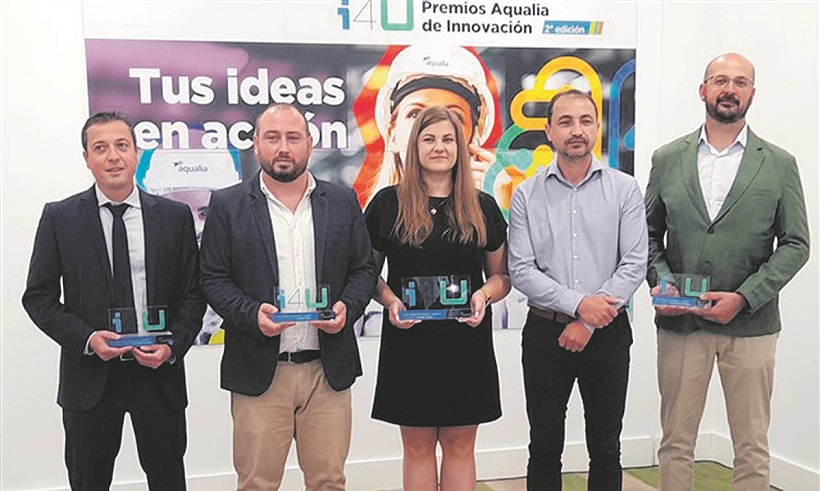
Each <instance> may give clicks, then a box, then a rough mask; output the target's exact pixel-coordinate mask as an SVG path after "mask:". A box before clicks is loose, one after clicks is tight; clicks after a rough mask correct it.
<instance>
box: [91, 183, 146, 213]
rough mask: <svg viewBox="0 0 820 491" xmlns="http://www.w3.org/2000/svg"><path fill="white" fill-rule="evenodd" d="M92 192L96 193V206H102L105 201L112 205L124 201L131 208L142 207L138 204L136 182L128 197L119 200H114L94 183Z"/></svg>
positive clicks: (138, 196)
mask: <svg viewBox="0 0 820 491" xmlns="http://www.w3.org/2000/svg"><path fill="white" fill-rule="evenodd" d="M94 193H95V194H96V195H97V206H103V205H105V204H106V203H111V204H113V205H119V204H122V203H126V204H128V205H129V206H131V207H132V208H142V206H141V205H140V194H139V190H138V189H137V186H136V184H135V185H134V189H132V190H131V194H129V195H128V197H127V198H125V199H124V200H123V201H121V202H117V201H114V200H112V199H111V198H109V197H108V196H106V195H105V193H103V192H102V190H101V189H100V187H99V186H98V185H97V184H96V183H95V184H94Z"/></svg>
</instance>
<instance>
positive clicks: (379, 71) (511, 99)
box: [86, 0, 635, 344]
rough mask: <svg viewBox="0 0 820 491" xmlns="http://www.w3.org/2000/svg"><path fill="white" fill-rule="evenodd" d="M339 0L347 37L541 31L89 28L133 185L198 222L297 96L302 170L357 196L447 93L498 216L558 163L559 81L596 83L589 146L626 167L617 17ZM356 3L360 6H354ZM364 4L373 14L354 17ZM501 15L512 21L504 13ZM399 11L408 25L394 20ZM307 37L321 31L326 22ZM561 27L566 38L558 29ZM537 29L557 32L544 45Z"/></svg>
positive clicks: (104, 107)
mask: <svg viewBox="0 0 820 491" xmlns="http://www.w3.org/2000/svg"><path fill="white" fill-rule="evenodd" d="M325 3H327V2H325ZM338 3H339V5H338V11H337V12H336V15H335V16H334V15H330V14H328V13H327V12H324V11H323V15H324V16H325V17H323V18H326V22H330V21H331V20H332V21H334V22H338V25H336V26H335V29H336V30H337V31H338V32H340V33H342V34H343V35H346V34H348V33H349V34H350V36H351V37H352V38H356V37H357V36H362V35H375V34H374V31H379V33H378V34H379V35H381V36H382V37H385V38H391V37H395V36H400V37H401V36H404V35H405V34H407V33H408V32H426V31H427V28H426V27H425V26H426V25H431V26H435V25H436V24H441V26H442V27H441V29H442V32H444V31H443V30H444V29H447V30H448V31H447V32H455V31H452V29H457V28H458V29H462V28H461V27H454V26H453V24H452V23H456V22H459V23H462V24H465V23H466V25H467V27H464V29H470V30H474V29H479V28H474V27H469V26H470V25H472V24H474V23H478V24H479V25H480V24H482V22H483V23H493V22H494V23H495V24H498V25H500V26H502V27H499V28H498V32H493V33H489V34H487V35H486V36H484V38H485V39H491V38H493V36H495V37H497V38H499V39H510V40H511V39H513V38H510V36H513V37H514V36H516V35H520V36H525V35H526V36H531V35H532V36H534V35H535V32H534V31H533V32H532V33H529V34H526V33H524V32H522V33H520V34H516V33H515V32H505V29H508V27H509V29H511V30H513V31H515V30H516V29H517V28H516V27H515V26H517V25H518V26H520V25H528V26H532V27H533V29H534V26H537V25H540V26H541V31H540V32H539V34H538V36H539V38H540V39H542V43H540V47H522V46H515V45H513V46H504V45H500V44H497V43H492V46H481V45H456V44H447V43H444V42H431V43H427V42H426V41H428V39H426V38H425V43H423V44H412V43H405V44H392V45H377V44H368V43H366V42H364V41H365V40H364V39H360V42H359V43H356V44H323V43H321V42H298V43H295V42H291V43H285V42H229V41H186V40H145V39H142V40H140V39H87V40H86V56H87V70H88V88H89V111H90V113H92V114H93V113H96V112H99V111H109V110H117V111H121V112H124V113H125V114H127V115H128V116H129V117H130V118H131V119H132V122H133V123H134V129H135V132H136V137H137V142H136V143H137V146H138V147H139V149H140V151H141V155H140V160H139V165H138V169H137V183H138V185H139V186H140V187H141V188H143V189H144V190H146V191H148V192H150V193H155V194H160V195H165V196H168V197H171V198H173V199H177V200H179V201H183V202H185V203H187V204H188V205H189V206H190V207H191V210H192V212H193V213H194V216H195V218H196V226H197V233H198V235H199V234H201V229H202V226H203V225H204V221H205V218H206V216H207V204H208V199H209V197H210V193H211V192H212V191H213V190H215V189H220V188H223V187H226V186H230V185H233V184H235V183H238V182H241V181H243V180H245V179H248V178H250V177H251V176H253V175H254V174H255V173H257V172H258V170H259V166H258V163H257V162H256V159H255V157H254V154H253V148H252V146H253V141H252V138H253V128H254V123H255V120H256V117H257V116H258V115H259V113H260V112H262V111H263V110H264V108H265V107H266V106H267V105H269V104H271V103H274V102H287V103H292V104H294V105H296V106H297V107H299V108H300V109H301V110H303V111H304V112H305V115H306V117H307V119H308V126H309V131H310V133H311V135H312V136H313V142H314V151H313V155H312V157H311V162H310V164H309V169H310V170H311V172H313V174H314V175H315V176H316V177H317V178H320V179H326V180H330V181H333V182H338V183H342V184H345V185H349V186H352V187H353V188H354V189H355V190H356V192H357V195H358V197H359V200H360V203H361V205H362V206H363V207H364V206H366V204H367V203H368V201H369V199H370V198H371V197H372V195H373V194H374V193H375V191H377V190H378V189H380V188H381V187H384V186H386V185H390V184H392V183H395V182H396V179H397V177H398V173H399V171H400V167H401V161H402V157H403V152H404V150H405V147H406V138H407V133H408V132H409V126H410V125H412V120H413V118H414V117H415V113H417V112H418V110H419V109H420V108H423V107H425V106H427V105H445V106H447V107H451V108H452V109H454V110H456V111H457V112H460V113H461V114H462V116H463V119H464V121H465V134H466V135H468V139H469V143H470V150H471V153H472V155H473V171H474V174H475V176H476V178H477V179H476V180H477V183H478V185H479V186H480V188H481V189H482V190H483V191H485V192H487V193H489V194H491V195H493V196H494V197H495V198H496V200H497V202H498V204H499V206H500V207H501V209H502V211H503V212H504V213H505V215H506V213H507V209H508V206H509V200H510V196H511V194H512V191H513V189H514V188H515V186H516V185H517V184H518V183H520V182H521V181H522V180H523V179H525V178H527V177H529V176H532V175H533V174H534V173H535V172H537V171H538V170H539V169H541V168H543V167H544V166H546V165H547V164H549V162H550V161H551V160H552V149H551V148H550V146H549V144H548V142H547V140H546V136H545V134H544V131H543V130H544V124H545V121H546V110H547V108H548V106H549V101H550V100H551V98H552V96H553V95H554V94H555V93H557V92H558V91H560V90H563V89H566V88H568V87H574V88H578V89H581V90H584V91H587V92H589V93H591V94H592V97H593V99H594V100H595V101H596V103H597V105H598V108H599V111H600V117H601V121H602V128H601V132H600V135H599V139H598V141H597V142H596V145H595V154H596V155H597V156H598V157H599V158H600V159H601V160H602V162H604V163H605V164H608V165H610V166H611V167H614V168H618V169H621V170H623V171H624V172H627V173H630V174H631V173H632V171H633V166H634V158H633V151H634V121H635V116H634V101H635V84H634V73H635V50H634V49H633V48H623V47H607V46H595V45H596V44H605V43H603V41H602V40H601V39H603V37H604V36H606V33H607V30H608V26H610V27H611V24H607V22H606V21H601V23H599V24H595V23H594V22H592V23H590V24H589V25H586V24H584V25H581V24H583V22H581V21H580V20H578V19H583V17H572V18H570V17H566V18H565V19H570V20H572V19H573V18H574V19H576V20H573V21H572V22H574V24H573V23H569V24H567V23H564V24H559V23H557V20H553V19H552V15H551V12H552V11H550V15H545V14H546V10H549V7H547V6H546V5H539V4H537V3H535V4H527V5H529V6H525V5H523V4H522V5H521V6H518V7H515V9H513V7H514V5H508V4H507V3H505V2H499V3H497V4H495V3H492V2H484V3H482V2H462V3H454V4H445V3H437V2H413V0H406V1H399V2H389V3H387V2H385V1H384V0H383V1H382V2H381V4H379V2H378V1H372V2H358V3H357V2H355V1H354V0H341V1H340V2H338ZM510 3H511V4H512V3H513V2H510ZM398 4H402V5H405V6H408V5H409V6H412V9H411V10H407V11H406V12H405V14H404V17H403V18H404V21H402V22H404V24H402V23H401V22H399V21H396V20H390V19H391V17H389V16H388V17H387V19H388V20H387V21H385V20H384V19H385V17H384V15H376V14H379V11H378V9H377V8H376V7H378V6H381V7H382V10H381V11H380V12H381V13H384V12H385V10H384V8H385V6H388V7H387V8H388V9H389V11H388V13H390V15H392V13H393V11H392V9H393V8H394V5H398ZM300 5H301V4H300ZM320 6H323V4H322V3H320V4H319V5H310V6H306V7H304V10H305V12H307V11H312V10H316V9H319V7H320ZM324 6H326V5H324ZM367 6H369V7H368V8H373V9H375V10H373V12H374V13H370V11H369V10H366V9H365V7H367ZM479 7H483V8H479ZM345 8H347V9H348V11H347V12H348V13H347V14H345V11H344V10H343V9H345ZM356 8H360V11H359V12H354V10H355V9H356ZM409 8H410V7H408V9H409ZM361 9H365V10H361ZM465 9H466V10H465ZM511 9H512V10H511ZM545 9H546V10H545ZM293 10H298V8H297V7H291V13H290V17H291V18H292V17H293V15H294V14H293V13H292V11H293ZM462 11H463V12H462ZM362 12H365V13H366V15H368V16H371V21H372V19H377V21H372V22H376V23H375V24H362V23H359V21H361V20H362V19H363V18H364V17H363V16H364V15H365V14H363V13H362ZM410 12H412V14H411V13H410ZM457 12H462V13H457ZM88 15H91V16H92V17H93V13H92V14H88ZM345 15H347V21H345V18H346V17H345ZM409 18H412V20H413V21H412V22H410V23H408V21H407V19H409ZM501 18H509V19H511V20H508V21H506V22H507V23H506V24H504V22H501V21H500V20H499V19H501ZM592 18H593V17H587V19H592ZM385 22H386V23H385ZM567 22H569V21H567ZM579 22H580V24H579ZM548 23H552V24H550V25H551V26H552V27H550V28H549V29H547V27H546V25H547V24H548ZM304 24H305V22H304V21H303V22H301V23H295V26H296V27H293V26H292V27H290V29H295V28H297V27H298V26H302V25H304ZM400 24H401V25H403V26H404V27H408V26H409V27H411V28H412V29H410V30H409V31H402V30H401V29H399V27H398V26H399V25H400ZM385 26H387V27H388V28H389V29H388V30H385V29H384V27H385ZM503 26H508V27H503ZM561 26H563V27H561ZM573 26H574V27H573ZM579 26H580V27H579ZM371 28H372V29H371ZM559 28H560V29H559ZM480 29H483V27H482V28H480ZM490 29H491V30H495V28H490ZM545 30H550V31H553V34H548V33H545V32H544V31H545ZM359 31H361V33H359V34H357V32H359ZM582 31H583V32H582ZM458 32H459V33H460V34H459V36H453V35H451V36H448V39H450V41H451V42H452V41H453V40H455V39H458V40H459V41H460V40H461V38H462V37H464V38H473V35H474V34H475V33H472V34H470V33H467V34H464V33H463V32H461V31H458ZM368 33H369V34H368ZM431 36H432V34H431ZM316 37H317V38H320V40H321V37H322V35H317V36H316ZM558 37H560V38H561V39H562V41H561V42H556V43H552V42H551V41H552V40H553V39H555V38H558ZM610 37H614V36H613V35H610ZM567 38H569V39H567ZM580 38H584V39H583V40H582V39H580ZM586 38H596V39H595V40H594V41H589V40H587V39H586ZM527 39H529V38H527ZM546 39H549V41H550V43H546V42H543V41H544V40H546ZM573 39H574V41H575V44H579V45H589V44H590V43H592V44H593V45H592V46H584V47H572V46H554V47H553V46H550V47H547V45H548V44H556V45H560V44H566V43H568V42H569V41H570V40H573ZM510 42H512V41H510ZM408 44H409V45H408ZM521 44H522V45H524V46H525V45H526V43H523V42H522V43H521ZM408 84H410V85H408ZM405 93H409V94H410V95H406V94H405ZM521 297H522V296H521V295H520V294H515V293H514V294H513V295H511V298H510V299H509V300H508V301H507V302H506V303H502V304H500V305H497V306H494V308H496V311H495V316H494V326H495V327H496V328H507V327H521V326H523V321H524V316H525V313H526V312H525V311H526V305H525V303H524V300H523V299H522V298H521ZM220 323H221V321H220V320H219V318H218V317H217V316H216V314H215V313H214V312H213V311H212V310H210V309H209V311H208V314H206V319H205V325H204V327H203V333H202V334H201V335H200V337H199V339H198V343H201V344H204V343H218V342H220V340H221V334H220V331H219V330H218V326H219V325H220ZM380 325H381V309H380V308H372V307H371V308H369V309H368V312H367V313H366V314H365V316H364V319H363V320H360V322H359V323H358V324H357V332H358V334H361V335H367V334H378V332H379V329H380Z"/></svg>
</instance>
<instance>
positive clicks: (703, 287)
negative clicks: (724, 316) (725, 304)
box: [652, 273, 712, 309]
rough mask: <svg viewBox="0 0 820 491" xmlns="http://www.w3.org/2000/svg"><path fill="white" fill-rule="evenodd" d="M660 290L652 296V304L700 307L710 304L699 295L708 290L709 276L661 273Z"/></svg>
mask: <svg viewBox="0 0 820 491" xmlns="http://www.w3.org/2000/svg"><path fill="white" fill-rule="evenodd" d="M658 286H660V292H658V294H657V295H655V296H654V297H652V305H655V306H664V307H689V308H695V309H702V308H704V307H708V306H710V305H711V304H712V302H711V301H709V300H701V299H700V296H701V295H703V294H704V293H706V292H708V291H709V277H708V276H703V275H697V274H686V273H679V274H672V273H665V274H662V275H661V278H660V282H659V283H658Z"/></svg>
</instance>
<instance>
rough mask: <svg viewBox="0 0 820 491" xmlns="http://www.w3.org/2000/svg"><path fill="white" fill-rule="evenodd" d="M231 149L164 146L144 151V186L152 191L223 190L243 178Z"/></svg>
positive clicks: (159, 192)
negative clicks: (170, 147) (172, 147)
mask: <svg viewBox="0 0 820 491" xmlns="http://www.w3.org/2000/svg"><path fill="white" fill-rule="evenodd" d="M237 160H238V159H235V158H234V155H233V153H232V152H231V150H204V149H185V150H177V149H162V148H157V149H155V150H152V151H145V152H143V156H142V158H141V160H140V165H141V166H145V167H147V169H146V171H145V174H144V177H143V179H142V182H141V183H139V184H141V185H142V188H143V189H145V190H146V191H148V192H149V193H152V194H160V195H162V194H165V193H167V192H170V191H173V190H175V189H187V188H194V189H220V188H224V187H227V186H230V185H233V184H236V183H238V182H240V181H241V180H242V178H241V176H240V173H239V169H238V166H237V165H236V162H237Z"/></svg>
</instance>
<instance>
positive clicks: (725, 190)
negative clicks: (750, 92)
mask: <svg viewBox="0 0 820 491" xmlns="http://www.w3.org/2000/svg"><path fill="white" fill-rule="evenodd" d="M748 135H749V126H748V125H744V126H743V129H742V130H740V133H738V134H737V138H735V141H734V142H732V144H731V145H729V146H728V147H726V148H724V149H723V151H721V152H718V151H717V149H716V148H715V147H713V146H712V144H711V143H709V140H708V139H707V138H706V126H703V127H701V129H700V140H699V142H698V178H699V180H700V190H701V192H702V193H703V201H704V203H705V204H706V210H707V211H708V212H709V219H710V220H714V219H715V217H716V216H717V214H718V212H719V211H720V208H721V207H722V206H723V202H724V201H726V196H727V195H728V194H729V190H730V189H731V188H732V183H734V182H735V177H737V171H738V169H739V168H740V161H741V160H742V159H743V151H744V150H745V149H746V140H747V138H748Z"/></svg>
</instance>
